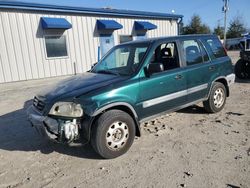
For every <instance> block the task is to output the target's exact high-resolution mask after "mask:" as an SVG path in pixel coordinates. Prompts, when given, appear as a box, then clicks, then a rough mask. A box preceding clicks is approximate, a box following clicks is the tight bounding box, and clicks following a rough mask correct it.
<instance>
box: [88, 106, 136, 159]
mask: <svg viewBox="0 0 250 188" xmlns="http://www.w3.org/2000/svg"><path fill="white" fill-rule="evenodd" d="M134 137H135V123H134V120H133V119H132V117H131V116H130V115H129V114H127V113H126V112H123V111H121V110H110V111H107V112H105V113H104V114H102V115H101V116H100V117H99V118H98V119H97V121H96V122H95V125H94V128H93V130H92V137H91V145H92V147H93V148H94V150H95V151H96V152H97V153H98V154H99V155H101V156H102V157H103V158H106V159H111V158H115V157H118V156H120V155H122V154H124V153H126V152H127V151H128V150H129V148H130V146H131V145H132V143H133V141H134Z"/></svg>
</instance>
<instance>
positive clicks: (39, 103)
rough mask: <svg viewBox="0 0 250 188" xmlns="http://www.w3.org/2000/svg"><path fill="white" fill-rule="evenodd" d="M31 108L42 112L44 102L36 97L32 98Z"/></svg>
mask: <svg viewBox="0 0 250 188" xmlns="http://www.w3.org/2000/svg"><path fill="white" fill-rule="evenodd" d="M33 106H35V107H36V108H37V109H38V110H40V111H42V110H43V109H44V106H45V104H44V102H42V101H41V100H39V99H38V98H37V97H34V99H33Z"/></svg>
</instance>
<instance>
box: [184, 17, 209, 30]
mask: <svg viewBox="0 0 250 188" xmlns="http://www.w3.org/2000/svg"><path fill="white" fill-rule="evenodd" d="M208 33H211V30H210V28H209V26H207V25H206V24H204V23H202V21H201V18H200V16H199V15H196V14H194V15H193V16H192V18H191V21H190V23H189V24H188V25H187V26H185V27H184V28H183V34H208Z"/></svg>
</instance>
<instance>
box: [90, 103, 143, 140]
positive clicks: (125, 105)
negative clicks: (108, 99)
mask: <svg viewBox="0 0 250 188" xmlns="http://www.w3.org/2000/svg"><path fill="white" fill-rule="evenodd" d="M114 109H116V110H121V111H124V112H126V113H128V114H129V115H130V116H131V117H132V118H133V120H134V123H135V129H136V136H138V137H140V136H141V130H140V123H139V121H138V116H137V113H136V111H135V109H134V108H133V106H132V105H130V104H129V103H126V102H117V103H112V104H108V105H106V106H104V107H102V108H100V109H98V110H97V111H95V112H94V113H93V117H94V119H93V121H92V124H91V128H90V132H91V131H92V127H93V126H92V125H93V124H94V123H95V121H96V120H97V119H98V117H99V116H100V115H101V114H102V113H104V112H106V111H109V110H114Z"/></svg>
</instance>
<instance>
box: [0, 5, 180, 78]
mask: <svg viewBox="0 0 250 188" xmlns="http://www.w3.org/2000/svg"><path fill="white" fill-rule="evenodd" d="M44 16H47V17H60V18H66V19H67V20H68V21H69V22H70V23H71V24H72V29H69V30H66V31H65V32H64V33H63V34H64V35H65V36H66V39H67V48H68V55H69V57H68V58H54V59H51V58H50V59H47V58H46V51H45V41H44V35H51V34H52V35H53V34H54V33H57V32H56V31H54V32H51V31H50V32H49V33H48V32H46V31H44V30H43V29H42V28H41V26H40V24H39V23H40V18H41V17H44ZM97 19H113V20H116V21H117V22H119V23H120V24H122V25H123V29H120V30H117V31H114V39H115V44H118V43H119V35H131V34H132V29H133V24H134V21H135V20H137V21H150V22H151V23H153V24H155V25H157V27H158V28H157V29H155V30H151V31H148V32H147V35H148V37H158V36H172V35H177V32H178V29H177V27H178V26H177V23H176V21H173V22H172V23H170V21H168V20H157V19H137V18H125V17H124V18H115V17H100V16H95V15H93V16H92V15H91V16H90V15H83V14H78V15H77V14H67V15H66V14H65V15H58V14H52V13H48V12H40V13H35V12H32V11H30V12H29V11H20V10H19V11H18V12H17V11H14V10H9V11H8V10H0V83H5V82H12V81H20V80H30V79H39V78H46V77H54V76H62V75H70V74H74V62H75V64H76V72H77V73H82V72H85V71H87V70H89V69H90V67H91V64H93V63H95V62H97V58H98V46H99V37H98V35H97V33H96V30H95V26H96V20H97Z"/></svg>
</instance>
